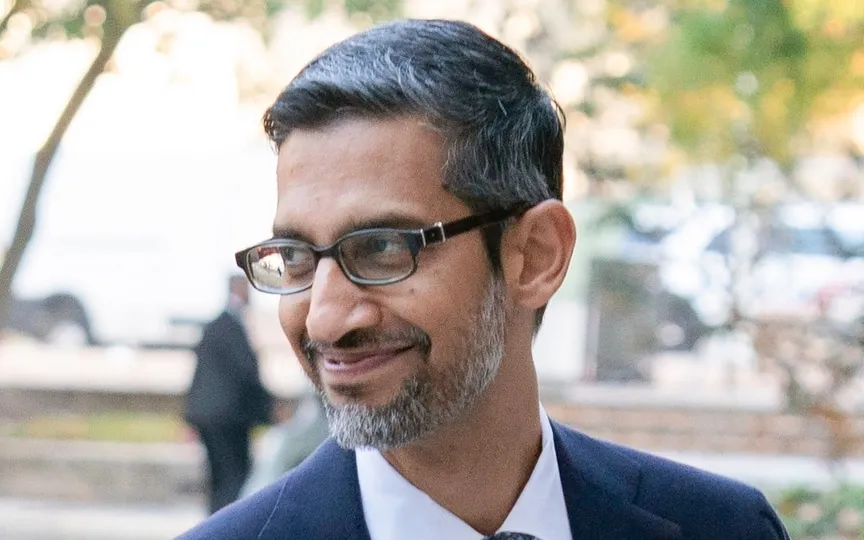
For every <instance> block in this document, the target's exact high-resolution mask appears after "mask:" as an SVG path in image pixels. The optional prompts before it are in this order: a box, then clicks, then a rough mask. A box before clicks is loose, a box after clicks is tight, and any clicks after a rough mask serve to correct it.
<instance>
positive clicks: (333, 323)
mask: <svg viewBox="0 0 864 540" xmlns="http://www.w3.org/2000/svg"><path fill="white" fill-rule="evenodd" d="M380 320H381V312H380V309H379V307H378V306H377V305H376V304H375V303H373V302H372V301H371V300H370V299H369V297H368V295H367V294H366V292H365V291H364V290H363V288H362V287H361V286H359V285H357V284H355V283H353V282H351V280H349V279H348V276H346V275H345V274H344V273H343V272H342V269H341V268H340V267H339V263H337V262H336V261H335V260H334V259H332V258H330V257H325V258H322V259H321V260H320V261H319V263H318V267H317V268H316V270H315V279H314V281H313V282H312V288H311V295H310V299H309V312H308V313H307V314H306V331H307V332H308V334H309V338H310V339H312V340H315V341H324V342H330V343H332V342H334V341H336V340H338V339H339V338H341V337H342V336H344V335H345V334H347V333H348V332H350V331H352V330H358V329H363V328H372V327H374V326H376V325H378V324H379V323H380Z"/></svg>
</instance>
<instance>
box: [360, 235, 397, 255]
mask: <svg viewBox="0 0 864 540" xmlns="http://www.w3.org/2000/svg"><path fill="white" fill-rule="evenodd" d="M403 249H405V243H404V242H403V241H402V239H401V238H398V237H381V238H370V239H369V241H368V243H367V245H366V251H367V252H368V253H370V254H376V253H382V254H383V253H393V252H398V251H402V250H403Z"/></svg>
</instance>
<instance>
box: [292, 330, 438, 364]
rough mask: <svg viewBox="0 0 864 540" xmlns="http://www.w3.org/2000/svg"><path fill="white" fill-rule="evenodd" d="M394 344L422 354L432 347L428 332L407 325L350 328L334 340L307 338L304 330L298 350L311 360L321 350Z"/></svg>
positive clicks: (317, 355) (316, 356)
mask: <svg viewBox="0 0 864 540" xmlns="http://www.w3.org/2000/svg"><path fill="white" fill-rule="evenodd" d="M394 344H398V345H400V346H401V345H408V346H412V347H417V348H418V349H420V351H421V352H422V353H423V355H424V356H426V355H428V354H429V351H430V349H431V348H432V341H431V339H430V338H429V334H427V333H426V332H424V331H423V330H420V329H419V328H417V327H416V326H409V327H408V328H405V329H404V330H399V331H394V332H379V331H376V330H370V329H366V328H362V329H357V330H351V331H350V332H348V333H346V334H345V335H344V336H342V337H340V338H339V339H338V340H336V341H318V340H313V339H310V338H309V334H307V333H305V332H304V335H303V338H302V340H301V343H300V350H301V351H302V353H303V355H304V356H305V357H306V358H307V359H308V360H309V361H310V362H312V361H314V360H315V359H316V358H318V357H319V356H320V355H321V352H322V351H333V350H339V349H355V348H359V347H387V346H389V345H394Z"/></svg>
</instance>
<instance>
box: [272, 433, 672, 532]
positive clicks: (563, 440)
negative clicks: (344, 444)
mask: <svg viewBox="0 0 864 540" xmlns="http://www.w3.org/2000/svg"><path fill="white" fill-rule="evenodd" d="M552 432H553V436H554V441H555V453H556V456H557V459H558V470H559V474H560V475H561V487H562V488H563V491H564V500H565V502H566V504H567V513H568V517H569V520H570V530H571V532H572V534H573V538H574V539H577V540H583V539H585V540H588V539H590V540H632V539H634V538H639V539H640V540H681V539H682V535H681V530H680V528H679V527H678V525H676V524H675V523H672V522H670V521H667V520H665V519H663V518H661V517H659V516H657V515H655V514H652V513H650V512H648V511H646V510H644V509H642V508H640V507H639V506H637V505H636V504H634V500H635V499H636V495H637V493H638V489H639V481H640V476H641V473H640V471H639V466H638V465H637V464H636V463H634V462H633V461H631V460H630V459H628V458H627V457H625V456H624V455H622V454H619V453H617V452H615V451H614V450H613V449H611V448H609V447H608V446H606V445H605V444H603V443H601V442H599V441H596V440H594V439H592V438H590V437H588V436H586V435H583V434H581V433H578V432H576V431H573V430H571V429H569V428H566V427H564V426H562V425H561V424H558V423H557V422H552ZM284 482H285V483H284V486H283V488H282V493H281V494H280V500H279V502H277V503H276V505H275V508H274V509H273V513H272V515H271V516H270V519H269V520H268V522H267V525H265V527H264V529H263V530H262V531H261V534H260V536H259V537H258V538H259V540H277V539H280V538H285V537H286V536H285V535H286V534H288V533H289V532H290V533H291V535H292V536H290V537H291V538H306V539H310V540H311V539H322V540H323V539H330V538H339V539H340V540H369V532H368V530H367V528H366V522H365V519H364V516H363V502H362V500H361V498H360V487H359V482H358V480H357V462H356V459H355V455H354V452H353V451H350V450H344V449H342V448H340V447H339V446H338V445H337V444H336V443H335V442H334V441H333V439H328V440H327V441H326V442H324V443H323V444H322V445H321V447H319V449H318V450H317V451H316V452H315V453H314V454H313V455H312V456H310V457H309V459H307V460H306V461H305V462H304V463H303V464H301V465H300V466H299V467H297V468H296V469H295V470H294V471H293V472H292V473H290V474H289V475H288V476H287V477H286V478H285V480H284ZM322 486H326V489H322Z"/></svg>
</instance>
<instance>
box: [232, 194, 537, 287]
mask: <svg viewBox="0 0 864 540" xmlns="http://www.w3.org/2000/svg"><path fill="white" fill-rule="evenodd" d="M529 208H530V206H529V205H517V206H515V207H511V208H506V209H497V210H492V211H489V212H484V213H481V214H474V215H470V216H467V217H464V218H461V219H457V220H454V221H449V222H447V223H442V222H440V221H438V222H436V223H435V224H433V225H431V226H429V227H426V228H423V229H390V228H376V229H361V230H358V231H352V232H350V233H348V234H345V235H343V236H340V237H339V238H338V239H336V241H335V242H333V243H332V244H330V245H328V246H324V247H318V246H315V245H312V244H309V243H308V242H303V241H300V240H292V239H287V238H273V239H270V240H265V241H264V242H260V243H258V244H255V245H254V246H250V247H248V248H245V249H242V250H240V251H238V252H237V253H235V254H234V260H235V262H236V263H237V266H238V267H240V268H241V269H242V270H243V272H244V273H245V274H246V278H247V279H248V280H249V282H250V283H251V284H252V286H253V287H255V288H256V289H258V290H259V291H261V292H264V293H271V294H280V295H288V294H296V293H300V292H303V291H305V290H308V289H310V288H311V287H312V283H313V281H314V279H313V280H310V281H309V283H308V284H307V285H304V286H303V287H300V288H298V289H294V290H288V291H283V290H280V289H277V288H269V287H260V286H259V285H258V284H257V283H256V280H255V279H254V277H253V276H252V269H251V267H250V265H249V255H250V254H251V253H252V252H253V251H254V250H256V249H260V248H265V247H280V246H286V245H296V244H298V243H299V244H302V245H304V246H306V247H308V248H309V250H310V251H311V252H312V256H313V257H314V260H313V268H317V267H318V263H319V261H320V260H321V259H322V258H324V257H332V258H333V259H334V260H335V261H336V263H337V264H338V265H339V269H340V270H342V273H343V274H344V275H345V277H346V278H348V280H349V281H351V282H352V283H355V284H357V285H364V286H377V285H391V284H393V283H398V282H400V281H403V280H405V279H408V278H409V277H411V276H412V275H413V274H414V273H415V272H416V271H417V255H418V254H419V253H420V250H422V249H423V248H425V247H428V246H432V245H435V244H442V243H444V242H446V241H447V240H449V239H450V238H453V237H454V236H458V235H460V234H463V233H466V232H469V231H472V230H474V229H477V228H480V227H487V226H489V225H494V224H496V223H500V222H502V221H504V220H506V219H510V218H512V217H518V216H521V215H522V214H524V213H525V212H526V211H527V210H528V209H529ZM376 233H396V234H399V235H400V236H402V237H403V238H404V239H405V241H406V243H407V245H408V249H409V251H410V252H411V260H412V265H411V270H410V271H409V272H407V273H406V274H405V275H401V276H398V277H394V278H387V279H368V278H362V277H359V276H355V275H353V274H352V273H351V271H350V270H349V269H348V267H347V265H346V264H345V262H344V261H343V260H342V252H341V251H340V250H339V246H340V245H341V244H342V242H344V241H345V240H346V239H349V238H353V237H356V236H368V235H371V234H376Z"/></svg>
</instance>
